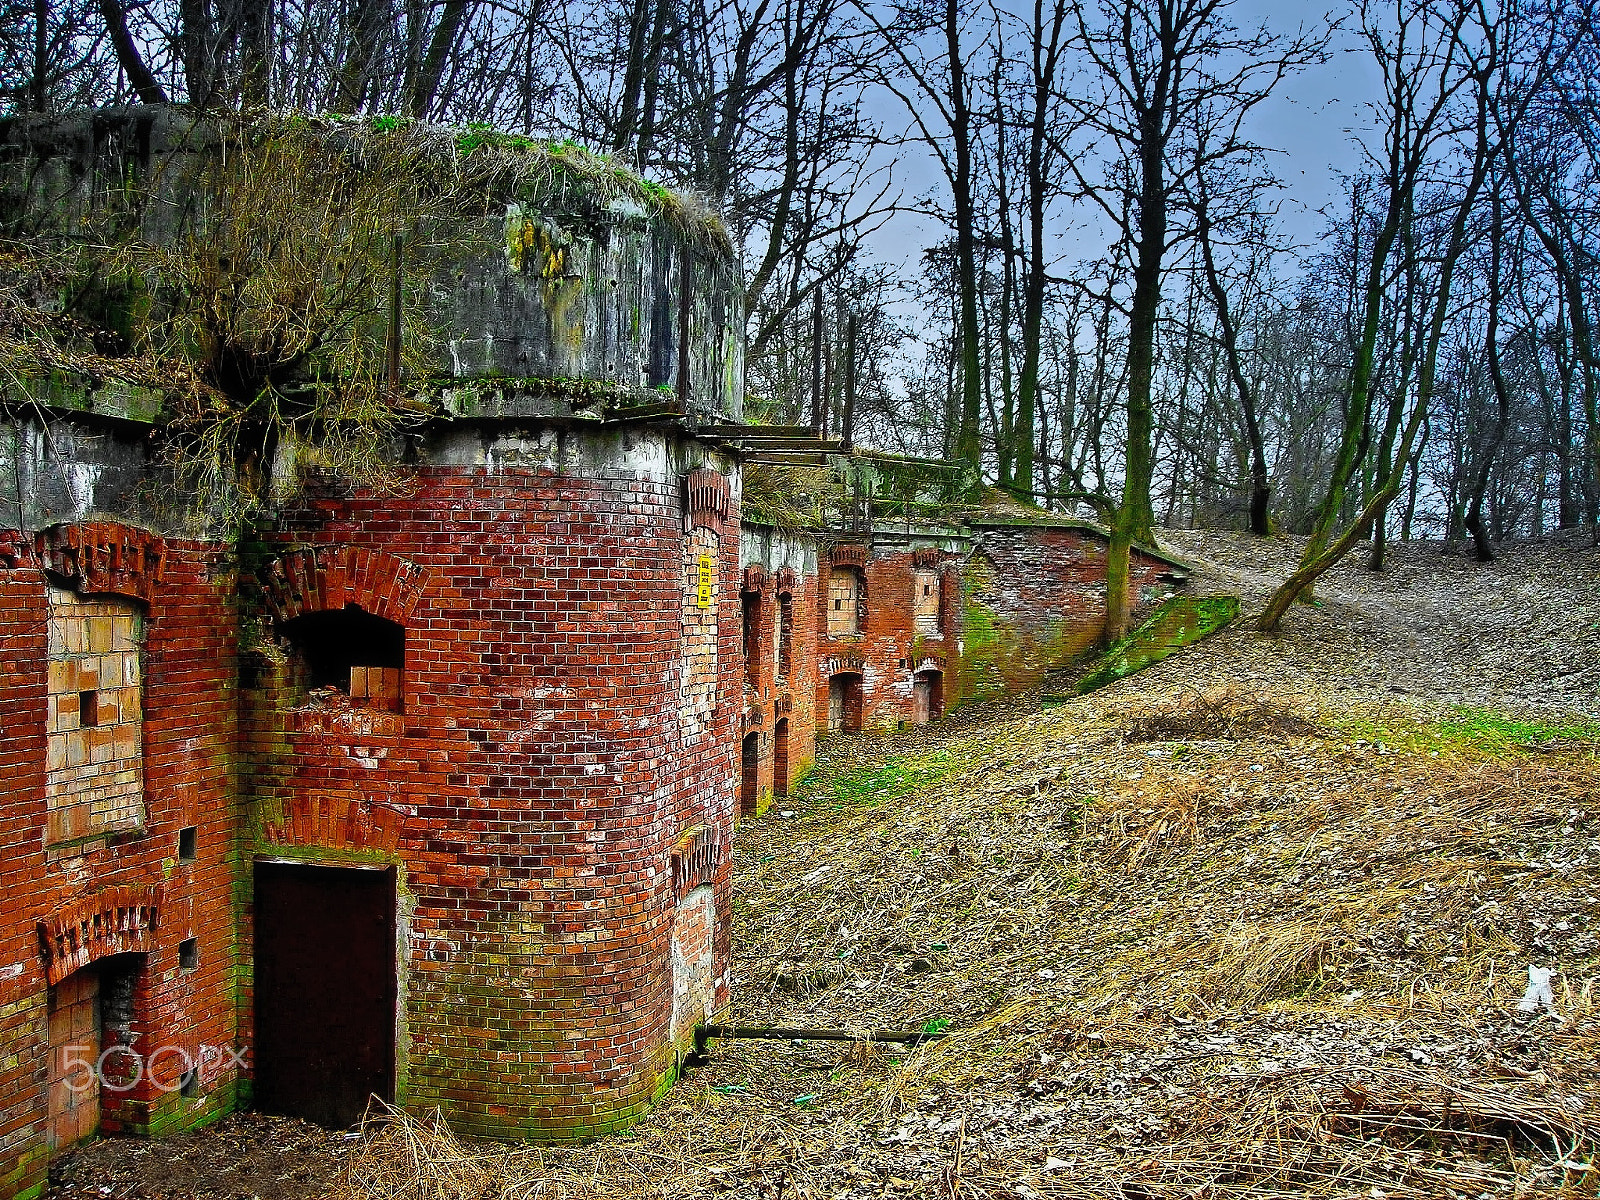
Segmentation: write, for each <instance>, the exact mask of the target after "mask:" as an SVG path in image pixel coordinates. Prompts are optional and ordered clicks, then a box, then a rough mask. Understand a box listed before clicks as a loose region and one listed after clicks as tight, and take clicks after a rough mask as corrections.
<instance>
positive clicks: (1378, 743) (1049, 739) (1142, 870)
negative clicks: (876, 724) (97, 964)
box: [51, 533, 1600, 1200]
mask: <svg viewBox="0 0 1600 1200" xmlns="http://www.w3.org/2000/svg"><path fill="white" fill-rule="evenodd" d="M1166 545H1167V546H1168V548H1170V549H1174V550H1176V551H1177V552H1178V553H1180V554H1182V555H1184V556H1186V557H1188V558H1189V559H1191V560H1192V561H1193V562H1194V563H1195V564H1196V567H1197V571H1196V576H1195V585H1194V587H1193V588H1192V589H1191V590H1193V591H1196V592H1209V591H1220V592H1228V593H1232V594H1241V593H1242V595H1243V597H1244V600H1245V611H1246V613H1247V614H1248V613H1251V612H1253V611H1254V610H1257V609H1259V607H1260V604H1261V601H1262V600H1263V599H1264V597H1265V595H1266V594H1267V592H1268V591H1269V590H1270V588H1271V586H1272V585H1273V584H1274V583H1275V582H1276V581H1277V580H1278V579H1280V578H1281V577H1282V576H1283V574H1285V573H1286V571H1287V568H1288V567H1289V566H1290V565H1291V560H1292V559H1293V557H1294V555H1295V553H1296V549H1297V547H1296V545H1295V544H1294V543H1293V542H1291V541H1290V540H1288V539H1277V540H1274V541H1271V542H1266V543H1262V542H1256V541H1254V540H1252V539H1248V538H1243V537H1237V536H1227V535H1218V534H1193V533H1172V534H1171V535H1169V537H1168V539H1167V540H1166ZM1319 597H1320V604H1321V607H1310V606H1305V607H1300V608H1297V609H1296V610H1295V611H1293V612H1291V613H1290V614H1289V617H1288V618H1287V620H1286V622H1285V626H1284V629H1283V631H1282V632H1281V633H1279V634H1275V635H1270V636H1269V635H1261V634H1259V633H1257V632H1255V631H1254V630H1253V629H1251V628H1250V627H1249V626H1248V624H1247V623H1245V622H1241V623H1240V624H1239V625H1237V626H1235V627H1233V628H1230V629H1228V630H1226V631H1224V632H1222V633H1221V634H1218V635H1217V636H1216V637H1214V638H1212V639H1210V640H1209V641H1207V642H1205V643H1202V644H1201V645H1199V646H1197V647H1194V648H1192V649H1191V650H1189V651H1187V652H1185V653H1184V654H1182V655H1178V656H1174V657H1173V658H1170V659H1168V660H1167V661H1166V662H1163V663H1160V664H1158V665H1157V666H1155V667H1153V668H1151V669H1149V670H1147V671H1145V672H1142V673H1140V674H1138V675H1136V676H1133V677H1131V678H1130V679H1127V680H1124V681H1122V682H1121V683H1119V684H1116V685H1114V686H1112V687H1110V688H1107V689H1105V690H1103V691H1101V692H1097V693H1095V694H1093V695H1091V696H1088V697H1084V698H1080V699H1076V700H1073V701H1070V702H1068V703H1065V704H1062V705H1060V706H1058V707H1052V708H1041V707H1040V706H1039V703H1038V699H1037V697H1031V698H1030V697H1022V698H1018V699H1016V700H1013V701H1010V702H1007V703H1005V704H991V705H979V706H973V707H971V708H968V709H963V710H960V711H958V712H957V713H955V714H953V715H952V716H951V717H950V718H948V719H946V720H945V721H942V722H940V723H938V724H936V725H934V726H931V727H926V728H923V729H918V730H913V731H908V732H906V733H902V734H896V735H892V736H887V737H871V736H866V737H841V738H834V739H831V740H830V741H829V742H828V743H827V744H826V745H825V746H824V748H823V751H822V754H821V756H820V758H819V762H818V766H817V769H816V770H815V771H814V772H813V774H812V775H811V777H810V778H808V779H807V781H806V782H805V783H804V785H803V786H802V787H800V788H799V789H797V790H796V792H795V794H794V795H792V796H791V797H788V798H786V799H783V800H780V801H779V802H778V804H777V805H775V806H774V808H773V810H772V811H771V812H770V813H769V814H768V815H767V816H766V817H764V818H763V819H760V820H756V821H751V822H747V823H746V824H744V825H743V826H741V828H740V830H739V840H738V863H737V866H736V873H735V882H734V910H735V922H736V925H735V939H734V940H735V946H734V953H735V979H734V993H735V1000H734V1008H733V1012H732V1013H731V1014H730V1016H731V1018H732V1019H734V1020H736V1021H737V1022H738V1023H741V1024H771V1025H781V1026H832V1027H840V1028H849V1029H853V1030H868V1029H898V1030H928V1031H934V1032H941V1033H944V1034H945V1035H946V1036H945V1037H944V1038H943V1039H942V1040H937V1041H930V1042H927V1043H925V1044H923V1045H921V1046H920V1047H916V1048H914V1049H902V1048H899V1047H894V1046H887V1045H874V1044H868V1043H855V1044H849V1043H846V1044H844V1045H841V1044H838V1043H824V1042H815V1041H811V1042H799V1043H791V1042H786V1041H727V1042H714V1043H713V1044H712V1055H711V1061H710V1063H709V1064H707V1065H705V1066H702V1067H699V1068H697V1069H694V1070H692V1071H690V1072H688V1073H686V1074H685V1076H684V1077H683V1078H682V1079H681V1080H680V1082H679V1083H678V1085H677V1086H676V1087H675V1088H674V1090H673V1092H672V1093H671V1095H670V1096H669V1097H668V1098H667V1100H666V1101H665V1102H664V1103H663V1104H662V1105H660V1106H659V1107H658V1108H657V1110H656V1111H655V1112H654V1113H652V1114H651V1115H650V1116H649V1117H648V1118H647V1119H646V1120H644V1121H643V1122H641V1123H640V1124H639V1125H638V1126H637V1127H636V1128H635V1129H634V1130H633V1131H631V1132H630V1133H629V1134H627V1135H624V1136H620V1137H616V1138H611V1139H606V1140H604V1141H601V1142H598V1143H595V1144H593V1145H591V1146H587V1147H582V1148H577V1149H572V1150H549V1149H545V1150H538V1149H490V1148H479V1149H471V1148H463V1147H460V1146H459V1145H457V1144H456V1143H455V1142H454V1141H453V1139H450V1138H449V1136H448V1135H447V1134H444V1133H443V1132H442V1131H441V1130H438V1129H436V1128H433V1127H430V1126H429V1125H428V1123H427V1122H425V1121H416V1120H408V1121H404V1122H398V1121H397V1122H388V1123H379V1122H375V1123H374V1124H373V1125H372V1127H371V1128H370V1129H369V1130H368V1131H367V1132H366V1133H365V1134H364V1135H361V1136H353V1135H348V1134H338V1133H332V1134H330V1133H324V1132H322V1131H318V1130H314V1129H312V1128H311V1127H309V1126H303V1125H300V1124H299V1123H296V1122H285V1121H282V1120H280V1119H274V1118H265V1117H258V1116H252V1115H250V1114H241V1115H240V1116H237V1117H234V1118H230V1119H228V1120H227V1121H225V1122H223V1123H222V1124H221V1125H220V1126H219V1127H217V1128H216V1129H214V1130H210V1131H206V1132H203V1133H200V1134H195V1135H190V1136H188V1137H184V1138H177V1139H170V1140H169V1141H167V1142H160V1143H149V1142H135V1141H115V1140H105V1141H101V1142H98V1143H95V1144H93V1145H91V1146H90V1147H88V1148H86V1149H84V1150H82V1151H80V1152H78V1153H77V1154H76V1155H74V1156H72V1157H71V1158H69V1159H67V1160H66V1161H65V1162H64V1163H63V1164H61V1166H60V1167H59V1168H58V1170H57V1173H56V1174H57V1178H58V1181H59V1182H58V1186H57V1188H56V1190H55V1191H53V1192H52V1193H51V1195H52V1196H53V1197H56V1198H57V1200H66V1198H67V1197H74V1198H77V1197H87V1196H100V1197H107V1196H117V1197H130V1198H131V1197H145V1198H154V1197H168V1198H171V1200H179V1198H189V1197H196V1198H198V1197H223V1196H226V1197H241V1196H250V1195H259V1196H261V1197H264V1198H266V1197H298V1196H304V1197H313V1196H321V1195H330V1196H350V1197H363V1198H367V1200H370V1198H373V1197H390V1196H407V1197H413V1196H414V1197H418V1198H420V1197H423V1196H429V1197H454V1196H462V1197H484V1198H489V1197H500V1198H504V1200H511V1198H518V1200H523V1198H526V1200H534V1198H546V1197H548V1198H556V1197H560V1198H571V1200H577V1198H579V1197H585V1198H587V1197H594V1198H605V1197H647V1196H648V1197H674V1198H676V1197H698V1196H724V1195H725V1196H730V1197H751V1198H757V1197H759V1198H763V1200H767V1198H770V1200H822V1198H837V1200H846V1198H857V1197H859V1198H866V1197H888V1196H918V1197H920V1196H936V1197H944V1198H949V1200H960V1198H978V1197H1021V1198H1022V1200H1031V1198H1032V1197H1081V1198H1084V1200H1088V1198H1090V1197H1093V1198H1121V1200H1169V1198H1170V1200H1179V1198H1191V1197H1210V1198H1223V1197H1266V1196H1287V1195H1315V1196H1327V1197H1334V1196H1339V1197H1356V1196H1360V1197H1365V1198H1368V1200H1398V1198H1412V1197H1415V1198H1421V1197H1444V1196H1462V1197H1467V1196H1473V1197H1476V1196H1511V1195H1517V1196H1552V1197H1580V1196H1590V1197H1592V1196H1596V1195H1600V1068H1597V1063H1600V1010H1597V1007H1596V1004H1597V1001H1600V996H1597V995H1596V992H1597V990H1600V985H1597V979H1600V553H1597V552H1596V551H1595V550H1594V549H1593V548H1584V547H1582V546H1576V545H1569V546H1560V545H1554V544H1549V545H1540V546H1525V547H1518V548H1513V549H1510V550H1508V551H1507V553H1506V554H1505V555H1504V556H1503V557H1502V558H1501V560H1500V561H1499V562H1497V563H1495V564H1490V565H1487V566H1480V565H1477V564H1473V563H1470V562H1468V561H1466V560H1464V559H1461V558H1457V557H1450V556H1445V555H1442V554H1441V553H1440V551H1439V549H1438V547H1437V546H1432V547H1430V546H1426V545H1410V546H1400V547H1396V548H1395V553H1394V554H1393V556H1392V559H1391V564H1390V568H1389V570H1388V571H1387V572H1385V573H1384V574H1381V575H1371V574H1369V573H1367V572H1365V571H1363V570H1362V569H1361V568H1360V567H1359V566H1358V565H1356V564H1354V563H1351V564H1348V565H1346V566H1343V567H1341V568H1339V569H1337V570H1336V571H1335V572H1334V573H1333V574H1332V575H1331V576H1330V577H1329V578H1327V579H1326V580H1325V581H1324V582H1323V585H1322V587H1321V588H1320V589H1319ZM1530 965H1531V966H1538V967H1541V968H1549V969H1550V970H1551V971H1552V972H1553V974H1552V979H1551V1004H1550V1005H1542V1004H1541V1005H1539V1006H1538V1007H1537V1008H1536V1010H1535V1011H1533V1012H1521V1011H1519V1001H1520V1000H1522V999H1523V997H1524V993H1525V990H1526V988H1527V984H1528V978H1529V967H1530Z"/></svg>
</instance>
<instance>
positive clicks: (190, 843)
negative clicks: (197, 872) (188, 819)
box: [178, 825, 200, 862]
mask: <svg viewBox="0 0 1600 1200" xmlns="http://www.w3.org/2000/svg"><path fill="white" fill-rule="evenodd" d="M199 845H200V831H199V830H198V829H196V828H195V827H194V826H193V825H191V826H189V827H188V828H187V829H180V830H178V861H179V862H193V861H194V860H195V858H196V857H198V853H199Z"/></svg>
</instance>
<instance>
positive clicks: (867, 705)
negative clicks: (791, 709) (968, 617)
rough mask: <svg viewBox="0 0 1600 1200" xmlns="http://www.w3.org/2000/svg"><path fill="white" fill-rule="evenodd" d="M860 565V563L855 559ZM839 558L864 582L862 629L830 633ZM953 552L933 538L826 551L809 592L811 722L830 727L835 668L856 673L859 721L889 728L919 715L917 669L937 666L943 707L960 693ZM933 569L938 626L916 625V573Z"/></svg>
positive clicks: (848, 545)
mask: <svg viewBox="0 0 1600 1200" xmlns="http://www.w3.org/2000/svg"><path fill="white" fill-rule="evenodd" d="M858 564H859V566H858ZM837 565H846V566H852V567H856V566H858V569H859V570H860V572H861V576H862V579H863V582H864V599H863V601H862V605H861V612H862V620H861V624H860V633H858V634H855V635H848V634H847V635H830V634H829V633H828V632H827V629H828V614H829V613H830V611H832V608H833V605H832V602H831V600H832V597H831V596H830V591H831V589H830V587H829V584H828V581H829V578H830V575H831V572H832V570H833V568H834V567H835V566H837ZM958 571H959V559H958V557H957V556H956V555H955V554H954V553H951V552H949V551H947V550H943V549H941V548H940V547H939V546H938V545H936V544H928V545H922V546H916V547H907V546H903V545H893V546H886V545H879V546H877V547H876V548H875V549H874V548H873V547H870V546H868V545H867V543H866V542H846V543H840V544H838V545H835V546H833V547H831V548H830V549H828V550H825V551H824V552H823V553H822V554H821V556H820V559H819V562H818V567H817V580H818V584H817V587H816V588H815V589H814V592H813V596H814V602H815V606H816V607H815V611H816V614H817V615H816V621H817V629H818V631H819V632H818V643H817V668H816V669H817V676H816V679H815V689H816V690H815V705H816V722H817V724H816V727H817V729H818V731H819V732H824V733H825V732H827V729H828V684H829V680H830V679H831V678H832V677H833V676H834V675H836V674H840V673H851V674H859V675H860V677H861V681H862V682H861V718H860V719H861V727H862V728H863V729H866V730H889V729H894V728H897V727H898V726H899V725H901V724H910V723H912V722H913V721H915V720H916V718H917V715H918V714H917V711H916V704H915V699H914V687H915V682H916V678H917V675H918V673H919V672H935V671H936V672H939V673H940V675H941V677H942V683H943V687H942V696H943V704H944V708H945V709H946V710H949V709H950V708H953V707H954V706H955V705H956V704H957V703H958V702H959V701H960V699H961V694H960V692H959V690H958V689H957V687H956V686H955V681H956V671H957V668H958V665H959V658H960V651H959V647H960V628H961V627H960V605H959V596H960V590H959V579H960V577H959V573H958ZM930 575H931V576H932V577H933V579H934V580H935V581H936V582H937V586H938V588H939V591H940V603H939V612H940V614H941V618H940V621H939V629H940V631H941V632H940V633H938V634H932V633H930V632H928V631H927V624H928V622H927V621H926V620H925V621H924V622H923V624H922V625H921V626H919V624H918V621H917V610H918V607H919V600H920V598H921V588H920V587H919V586H918V584H919V576H920V577H924V578H925V577H928V576H930Z"/></svg>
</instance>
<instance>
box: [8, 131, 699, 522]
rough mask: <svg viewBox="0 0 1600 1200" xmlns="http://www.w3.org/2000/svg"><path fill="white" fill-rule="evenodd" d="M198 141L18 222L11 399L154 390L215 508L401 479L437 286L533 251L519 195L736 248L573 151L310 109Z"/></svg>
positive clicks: (165, 431) (240, 509)
mask: <svg viewBox="0 0 1600 1200" xmlns="http://www.w3.org/2000/svg"><path fill="white" fill-rule="evenodd" d="M190 137H191V138H192V139H193V141H194V143H195V144H196V145H197V146H200V147H207V146H212V145H213V144H214V146H215V148H214V150H213V152H212V153H210V154H206V155H203V156H201V155H192V156H191V155H183V154H179V155H175V156H173V157H172V158H170V159H168V160H167V161H166V162H164V163H163V162H160V161H158V162H157V163H156V164H155V165H154V166H153V167H152V170H151V176H150V178H149V179H148V180H145V181H142V185H141V186H140V187H139V188H137V189H128V190H126V191H123V192H112V193H107V194H104V195H97V196H94V197H92V198H90V199H88V200H87V201H86V202H85V204H84V206H83V212H82V213H81V220H78V221H76V222H73V223H72V224H71V227H70V228H69V227H65V225H64V223H63V222H62V221H61V220H60V218H59V214H54V213H48V212H39V211H32V212H29V213H26V214H22V215H21V220H20V221H19V222H18V224H17V226H16V227H14V228H12V229H10V230H7V231H4V232H3V233H0V385H3V389H4V392H3V396H0V401H3V402H4V403H6V404H9V405H12V406H17V405H20V404H25V403H28V402H35V403H37V402H38V401H39V399H40V398H41V397H45V398H48V389H49V384H50V381H52V380H56V381H59V382H61V383H62V384H63V385H64V386H65V387H67V388H68V389H71V388H81V389H86V390H89V391H93V390H95V389H98V388H102V387H105V386H107V385H120V386H123V387H132V388H137V389H140V390H142V391H146V392H148V393H151V394H152V395H153V396H154V397H156V398H157V399H158V400H159V403H160V407H161V416H160V419H159V422H158V433H157V436H158V438H159V440H160V442H161V445H162V448H163V450H164V453H165V457H166V459H167V461H168V463H169V465H170V466H171V468H172V472H173V479H174V484H175V485H176V487H177V489H178V490H179V491H180V492H181V493H183V494H185V495H194V496H198V497H199V498H200V508H201V509H202V510H203V511H205V512H207V513H209V514H211V515H212V516H213V517H215V516H217V515H218V514H221V515H223V516H224V517H225V518H227V519H231V520H237V519H239V518H240V517H242V516H244V515H246V514H248V513H249V512H251V511H252V510H254V509H255V508H256V507H258V506H259V505H260V504H261V503H263V502H264V501H265V500H266V499H267V498H268V492H269V489H272V488H277V489H290V488H292V487H294V486H296V485H297V483H298V482H299V481H300V480H302V479H303V478H305V477H306V476H307V475H308V474H311V473H316V474H320V475H323V476H331V477H332V478H335V479H338V480H342V481H344V482H346V483H349V484H354V485H357V486H362V487H380V488H381V487H384V486H386V485H387V484H389V483H390V482H392V481H393V479H394V477H395V473H396V470H397V467H396V464H397V463H398V461H399V460H400V458H401V457H402V455H401V448H400V445H399V442H400V439H401V438H402V437H403V435H404V434H405V433H406V431H407V430H409V429H411V428H413V427H415V426H416V425H417V424H418V423H419V422H420V421H421V420H423V419H424V418H426V417H427V416H429V415H431V407H430V405H429V403H428V402H427V401H426V400H425V399H424V400H419V399H418V398H417V395H418V390H419V386H421V385H425V384H426V383H427V382H428V381H430V380H432V379H434V378H435V377H437V376H438V374H439V373H440V369H441V346H440V344H439V334H438V330H437V329H436V327H435V322H434V320H433V319H432V317H431V315H430V311H429V305H428V298H429V297H428V289H429V286H430V282H431V281H432V280H433V279H434V278H435V277H436V275H437V274H438V273H439V272H441V271H448V270H449V269H451V267H452V266H453V264H455V263H457V262H459V261H461V260H462V259H463V258H465V257H467V256H470V255H473V254H496V253H500V254H516V255H518V256H520V255H521V254H523V253H528V252H532V251H536V250H537V248H536V247H533V246H532V245H531V244H530V246H529V247H523V246H521V245H520V243H519V244H518V245H517V246H514V247H508V246H507V245H506V244H505V242H506V238H507V234H506V215H505V214H506V204H507V202H508V200H512V201H514V202H516V203H519V204H522V205H524V206H526V208H527V210H528V211H529V212H530V213H543V212H555V213H557V214H566V213H574V212H576V213H582V212H590V211H596V210H604V209H605V208H606V206H607V205H609V204H612V203H614V202H617V203H623V204H624V205H626V206H631V211H634V212H636V213H638V214H639V215H640V216H641V217H651V218H659V219H663V220H666V221H668V222H669V223H671V224H672V225H673V226H674V227H675V228H676V229H677V230H678V231H679V232H680V233H681V235H682V236H684V237H685V238H688V239H690V240H692V241H693V242H695V243H697V244H700V245H702V246H704V247H706V248H709V249H714V250H716V251H717V252H719V253H727V240H726V234H725V232H724V231H723V230H722V228H721V225H720V224H719V223H718V222H717V220H716V218H715V217H714V216H713V215H711V214H710V213H709V212H707V211H706V210H704V209H703V208H701V207H698V206H697V205H696V204H695V203H694V202H693V201H692V200H691V199H687V198H685V197H682V196H679V195H677V194H675V193H672V192H668V191H666V190H665V189H663V188H661V187H659V186H658V185H655V184H652V183H650V182H649V181H647V180H644V179H642V178H640V177H639V176H637V175H635V174H634V173H632V172H631V171H628V170H627V169H626V168H623V167H621V166H619V165H618V164H616V163H614V162H612V161H611V160H609V159H607V158H605V157H603V156H600V155H596V154H593V153H591V152H589V151H587V150H584V149H583V148H581V147H578V146H576V145H574V144H571V143H557V144H545V143H539V142H534V141H531V140H529V139H527V138H515V137H506V136H502V135H499V134H496V133H493V132H492V131H487V130H469V131H467V132H465V133H458V132H456V131H452V130H446V129H439V128H434V127H428V126H424V125H419V124H415V123H410V122H372V123H364V122H351V121H337V120H330V119H312V118H308V117H303V116H297V115H292V114H291V115H265V116H259V117H250V118H240V117H237V116H216V117H203V118H202V117H199V116H197V117H196V118H195V124H194V126H193V128H192V129H191V131H190ZM530 227H531V226H530ZM152 229H153V230H157V231H160V232H159V233H158V235H157V236H147V234H148V231H150V230H152ZM516 233H517V237H518V238H522V237H524V234H523V231H522V230H521V229H520V227H519V229H518V231H516ZM534 266H535V267H537V264H534ZM558 383H559V381H558Z"/></svg>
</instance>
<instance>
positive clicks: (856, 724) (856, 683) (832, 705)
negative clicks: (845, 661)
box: [828, 672, 861, 733]
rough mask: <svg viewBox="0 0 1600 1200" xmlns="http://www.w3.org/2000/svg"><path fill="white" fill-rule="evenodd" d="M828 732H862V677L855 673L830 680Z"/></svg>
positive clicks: (848, 673) (847, 673) (844, 674)
mask: <svg viewBox="0 0 1600 1200" xmlns="http://www.w3.org/2000/svg"><path fill="white" fill-rule="evenodd" d="M828 732H829V733H860V732H861V676H860V675H858V674H856V673H854V672H840V673H839V674H838V675H835V676H833V677H832V678H831V679H829V680H828Z"/></svg>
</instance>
